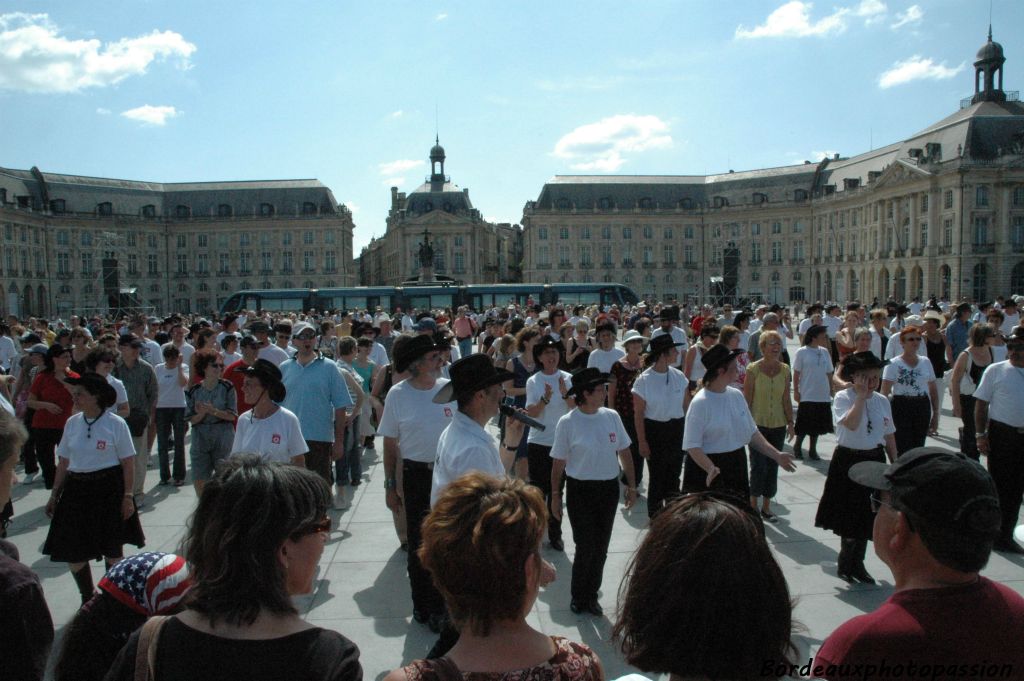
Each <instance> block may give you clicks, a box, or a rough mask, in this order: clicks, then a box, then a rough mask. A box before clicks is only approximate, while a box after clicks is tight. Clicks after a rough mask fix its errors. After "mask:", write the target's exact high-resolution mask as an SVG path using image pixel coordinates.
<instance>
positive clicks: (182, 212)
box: [174, 206, 192, 218]
mask: <svg viewBox="0 0 1024 681" xmlns="http://www.w3.org/2000/svg"><path fill="white" fill-rule="evenodd" d="M191 214H192V210H191V209H190V208H189V207H188V206H177V207H175V209H174V217H176V218H187V217H189V215H191Z"/></svg>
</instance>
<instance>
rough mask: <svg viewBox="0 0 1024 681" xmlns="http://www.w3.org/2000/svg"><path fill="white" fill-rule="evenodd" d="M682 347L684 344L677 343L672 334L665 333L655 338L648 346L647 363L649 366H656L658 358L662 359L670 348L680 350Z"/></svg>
mask: <svg viewBox="0 0 1024 681" xmlns="http://www.w3.org/2000/svg"><path fill="white" fill-rule="evenodd" d="M680 346H682V343H676V341H675V339H673V338H672V336H671V334H667V333H663V334H661V335H660V336H655V337H654V338H652V339H651V340H650V342H649V343H648V344H647V360H646V361H647V363H648V364H654V362H655V361H657V359H658V357H660V356H661V355H662V354H663V353H664V352H666V351H667V350H668V349H669V348H678V347H680Z"/></svg>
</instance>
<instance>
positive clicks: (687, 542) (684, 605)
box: [612, 492, 794, 680]
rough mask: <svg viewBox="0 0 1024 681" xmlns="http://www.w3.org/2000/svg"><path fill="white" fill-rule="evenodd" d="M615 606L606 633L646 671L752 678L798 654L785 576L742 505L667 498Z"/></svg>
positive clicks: (712, 496)
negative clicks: (768, 665)
mask: <svg viewBox="0 0 1024 681" xmlns="http://www.w3.org/2000/svg"><path fill="white" fill-rule="evenodd" d="M666 585H674V587H673V588H666ZM619 604H620V606H619V607H620V614H619V619H618V621H617V622H616V623H615V627H614V629H613V630H612V636H613V638H614V639H615V640H616V641H617V642H618V644H619V646H620V647H621V648H622V651H623V653H624V654H625V656H626V661H627V662H628V663H629V664H631V665H633V666H634V667H637V668H638V669H641V670H643V671H646V672H668V673H671V674H674V675H677V676H681V677H687V678H689V677H695V678H696V677H699V678H705V677H707V678H712V679H725V678H728V679H737V680H746V679H758V678H764V676H762V670H763V669H764V667H765V662H766V661H770V662H771V663H772V667H771V668H772V669H774V668H775V667H776V666H777V665H778V664H780V663H786V662H787V658H788V656H790V655H792V654H793V653H794V649H793V646H792V643H791V636H792V626H793V621H792V603H791V602H790V599H789V589H788V587H787V585H786V578H785V577H784V576H783V574H782V570H781V569H780V568H779V564H778V563H777V562H776V561H775V558H774V557H773V556H772V552H771V549H770V548H769V547H768V543H767V542H766V541H765V538H764V526H763V524H762V523H761V520H760V518H758V517H757V516H755V515H754V512H752V510H751V509H750V507H749V506H748V505H747V503H746V500H745V499H740V498H736V499H735V500H734V501H731V500H727V499H726V498H725V497H724V496H723V495H721V493H717V494H716V493H714V492H711V493H708V492H702V493H698V494H688V495H686V496H683V497H680V498H679V499H677V500H676V501H673V502H672V503H671V504H670V505H669V506H667V507H666V508H665V510H663V511H662V512H661V513H659V514H658V515H657V516H655V517H654V520H653V521H652V522H651V529H650V531H649V532H648V534H647V537H645V538H644V541H643V543H642V544H641V545H640V548H639V549H638V550H637V552H636V554H634V555H633V558H632V559H631V560H630V563H629V566H628V567H627V569H626V574H625V576H624V577H623V579H622V584H621V586H620V587H619Z"/></svg>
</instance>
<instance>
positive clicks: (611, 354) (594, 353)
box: [587, 348, 626, 374]
mask: <svg viewBox="0 0 1024 681" xmlns="http://www.w3.org/2000/svg"><path fill="white" fill-rule="evenodd" d="M625 356H626V353H625V351H624V350H623V349H622V348H612V349H611V350H602V349H601V348H598V349H597V350H591V351H590V356H589V357H587V367H588V368H589V367H597V369H598V371H600V372H601V373H603V374H607V373H610V372H611V370H612V366H613V365H614V364H615V363H616V362H618V361H619V360H620V359H622V358H623V357H625Z"/></svg>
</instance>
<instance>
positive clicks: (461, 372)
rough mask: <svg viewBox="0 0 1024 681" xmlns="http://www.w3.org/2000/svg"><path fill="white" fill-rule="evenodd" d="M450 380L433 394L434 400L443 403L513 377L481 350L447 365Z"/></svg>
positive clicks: (513, 375)
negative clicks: (495, 364)
mask: <svg viewBox="0 0 1024 681" xmlns="http://www.w3.org/2000/svg"><path fill="white" fill-rule="evenodd" d="M448 375H449V376H451V380H450V381H449V382H448V383H446V384H445V386H444V387H443V388H441V389H440V390H439V391H437V394H436V395H434V402H436V403H437V404H444V403H446V402H451V401H452V400H455V399H457V398H459V397H460V396H463V395H472V394H473V393H475V392H476V391H477V390H483V389H484V388H489V387H490V386H492V385H494V384H496V383H504V382H505V381H511V380H512V379H513V378H515V374H513V373H512V372H511V371H505V370H504V369H499V368H498V367H496V366H494V362H493V361H491V358H490V357H488V356H487V355H485V354H483V353H482V352H476V353H473V354H472V355H468V356H466V357H463V358H462V359H460V360H459V361H458V362H455V363H453V364H452V365H451V366H450V367H448Z"/></svg>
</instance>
